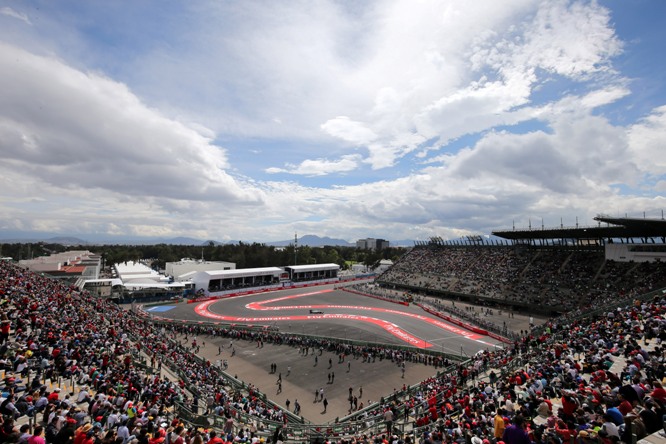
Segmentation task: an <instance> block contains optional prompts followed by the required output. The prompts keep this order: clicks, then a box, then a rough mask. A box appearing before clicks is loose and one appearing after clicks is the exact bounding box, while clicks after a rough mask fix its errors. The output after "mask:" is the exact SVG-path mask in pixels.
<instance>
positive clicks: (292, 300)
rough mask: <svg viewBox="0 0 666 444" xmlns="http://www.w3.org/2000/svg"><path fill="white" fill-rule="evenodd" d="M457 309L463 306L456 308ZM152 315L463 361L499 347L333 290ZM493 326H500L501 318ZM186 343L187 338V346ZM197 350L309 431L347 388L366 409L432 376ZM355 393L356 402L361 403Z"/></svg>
mask: <svg viewBox="0 0 666 444" xmlns="http://www.w3.org/2000/svg"><path fill="white" fill-rule="evenodd" d="M456 306H458V307H464V306H465V305H464V304H460V303H458V302H456ZM310 310H321V311H322V312H323V314H311V313H310ZM151 313H152V314H153V315H155V316H160V317H164V318H170V319H181V320H197V321H202V320H203V321H213V322H215V321H219V322H221V323H225V324H227V323H238V324H252V325H270V326H273V327H277V328H279V330H280V332H281V333H289V332H294V333H304V334H316V335H321V336H326V337H332V338H342V339H355V340H366V341H371V342H382V343H388V344H404V345H413V346H416V347H424V346H426V347H428V348H431V349H435V350H438V351H444V352H447V353H454V354H461V353H462V354H463V355H466V356H471V355H473V354H474V353H476V352H477V351H479V350H483V349H492V348H494V347H495V346H501V344H500V343H498V342H497V341H495V340H493V339H492V338H490V337H487V336H482V335H477V334H475V333H473V332H471V331H468V330H466V329H463V328H460V327H457V326H454V325H451V324H449V323H446V322H444V321H443V320H442V319H440V318H437V317H435V316H432V315H430V314H428V313H427V312H425V311H424V310H422V309H421V308H419V307H416V306H414V305H411V306H402V305H400V304H395V303H392V302H387V301H383V300H380V299H376V298H372V297H366V296H360V295H356V294H354V293H350V292H346V291H341V290H335V289H334V288H333V287H332V286H320V287H308V288H302V289H295V290H283V291H277V292H270V293H262V294H256V295H246V296H238V297H233V298H227V299H220V300H215V301H213V302H209V303H206V304H202V303H195V304H183V303H181V304H176V305H174V306H173V308H169V307H167V306H164V307H157V308H151ZM504 317H506V318H507V320H506V321H505V322H507V325H509V326H511V327H512V328H513V329H514V330H520V329H522V328H526V327H527V324H528V319H527V316H522V315H518V314H516V315H515V317H512V318H509V317H508V314H506V313H505V314H504ZM539 321H541V320H539ZM495 322H499V323H500V324H501V322H502V319H501V317H498V319H497V320H496V321H495ZM183 340H184V338H183ZM191 340H192V338H191V337H190V338H188V342H191ZM197 342H198V343H200V344H201V343H202V342H205V344H206V345H205V346H203V347H201V350H200V353H199V355H201V356H202V357H204V358H206V359H209V360H210V361H211V362H216V361H217V360H223V359H226V360H227V361H228V362H229V369H228V370H227V371H228V372H229V373H230V374H232V375H235V376H237V377H238V378H239V379H242V380H244V381H246V382H247V383H252V384H254V385H255V386H256V387H257V388H258V389H259V390H260V391H262V392H264V393H266V395H267V396H268V397H269V398H271V399H272V400H273V401H275V402H277V403H278V404H281V405H283V406H284V405H286V401H287V399H289V400H290V401H291V410H292V411H293V408H294V401H295V400H296V399H298V401H299V403H300V404H301V415H302V416H304V417H305V418H306V419H307V420H309V421H311V422H314V423H326V422H330V421H333V420H335V418H336V417H343V416H345V415H346V414H348V412H349V402H348V401H347V398H348V395H349V388H350V387H351V388H352V391H353V394H354V396H357V397H358V402H359V404H361V403H363V404H364V405H368V403H369V402H374V401H378V400H379V399H380V398H381V397H382V396H386V395H389V394H391V393H392V392H393V391H394V390H399V389H400V388H401V387H402V386H403V384H406V385H412V384H416V383H418V382H420V381H423V380H424V379H427V378H428V377H430V376H433V375H434V374H435V373H436V369H435V368H434V367H432V366H426V365H422V364H413V363H407V364H406V369H405V373H404V378H403V377H402V371H401V369H400V368H399V367H398V366H397V365H396V364H395V363H393V362H391V361H389V360H384V361H380V360H379V359H377V360H376V361H375V362H372V363H364V362H362V359H358V360H355V359H353V358H347V359H346V360H345V362H343V363H339V362H338V356H337V355H335V354H333V353H327V352H323V354H322V355H321V356H319V352H318V351H317V353H316V355H317V362H315V355H313V354H312V350H311V351H310V353H309V354H308V355H307V356H304V355H303V354H302V353H300V350H299V349H298V348H295V347H290V346H275V345H271V344H264V347H263V348H258V347H257V344H256V343H255V342H249V341H235V342H234V344H233V348H234V349H235V355H234V356H231V350H232V349H231V348H230V347H229V345H230V340H229V339H227V338H213V337H208V336H204V337H199V338H197ZM220 348H221V349H222V352H221V354H220V353H219V349H220ZM329 360H330V364H329ZM271 363H276V364H277V366H278V367H277V373H275V374H271V373H270V365H271ZM349 363H351V364H350V365H349ZM348 365H349V366H348ZM288 366H291V372H290V374H289V375H288V376H287V367H288ZM279 373H281V374H282V392H280V393H278V386H277V384H276V381H277V378H278V374H279ZM331 373H333V374H334V375H335V376H334V380H333V382H332V383H331V382H329V379H328V376H329V374H331ZM361 387H362V388H363V396H362V397H360V396H359V394H360V393H359V390H360V388H361ZM319 388H323V389H324V396H325V397H326V399H327V400H328V403H329V404H328V408H327V410H326V412H324V407H323V404H322V402H317V403H315V402H314V399H315V394H314V393H315V390H316V389H319Z"/></svg>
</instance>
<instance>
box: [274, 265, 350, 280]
mask: <svg viewBox="0 0 666 444" xmlns="http://www.w3.org/2000/svg"><path fill="white" fill-rule="evenodd" d="M285 271H286V272H287V273H289V279H290V280H291V281H292V282H303V281H317V280H323V279H337V278H338V272H339V271H340V266H339V265H338V264H310V265H290V266H288V267H285Z"/></svg>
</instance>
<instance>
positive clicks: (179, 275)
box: [165, 259, 236, 281]
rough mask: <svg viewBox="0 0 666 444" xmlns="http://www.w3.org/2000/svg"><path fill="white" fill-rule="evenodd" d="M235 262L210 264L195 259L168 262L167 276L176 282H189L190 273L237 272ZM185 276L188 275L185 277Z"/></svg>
mask: <svg viewBox="0 0 666 444" xmlns="http://www.w3.org/2000/svg"><path fill="white" fill-rule="evenodd" d="M235 269H236V264H235V263H234V262H222V261H216V262H212V261H211V262H209V261H202V260H194V259H181V260H180V261H178V262H167V263H166V266H165V274H166V275H167V276H171V277H172V278H173V279H174V280H176V281H184V280H187V279H188V278H189V277H191V275H190V274H189V273H192V272H197V271H215V270H235ZM185 275H188V276H187V277H185Z"/></svg>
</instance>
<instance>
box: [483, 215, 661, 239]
mask: <svg viewBox="0 0 666 444" xmlns="http://www.w3.org/2000/svg"><path fill="white" fill-rule="evenodd" d="M594 220H596V221H598V222H599V225H597V226H586V227H560V228H534V229H528V230H515V229H512V230H498V231H493V234H494V235H495V236H498V237H501V238H504V239H509V240H514V241H516V240H529V239H578V240H592V239H636V238H640V239H648V238H655V237H659V238H661V240H662V242H664V241H665V238H666V220H663V219H632V218H613V217H606V216H597V217H595V218H594ZM602 224H606V225H602Z"/></svg>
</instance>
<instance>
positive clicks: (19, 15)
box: [0, 6, 32, 26]
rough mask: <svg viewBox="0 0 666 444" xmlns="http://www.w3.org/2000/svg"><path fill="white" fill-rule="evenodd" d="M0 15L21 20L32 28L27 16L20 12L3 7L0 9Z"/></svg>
mask: <svg viewBox="0 0 666 444" xmlns="http://www.w3.org/2000/svg"><path fill="white" fill-rule="evenodd" d="M0 14H2V15H6V16H8V17H13V18H15V19H18V20H21V21H22V22H24V23H25V24H26V25H31V26H32V22H31V21H30V19H29V18H28V16H27V15H26V14H24V13H22V12H18V11H16V10H14V9H12V8H10V7H8V6H3V7H2V8H0Z"/></svg>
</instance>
